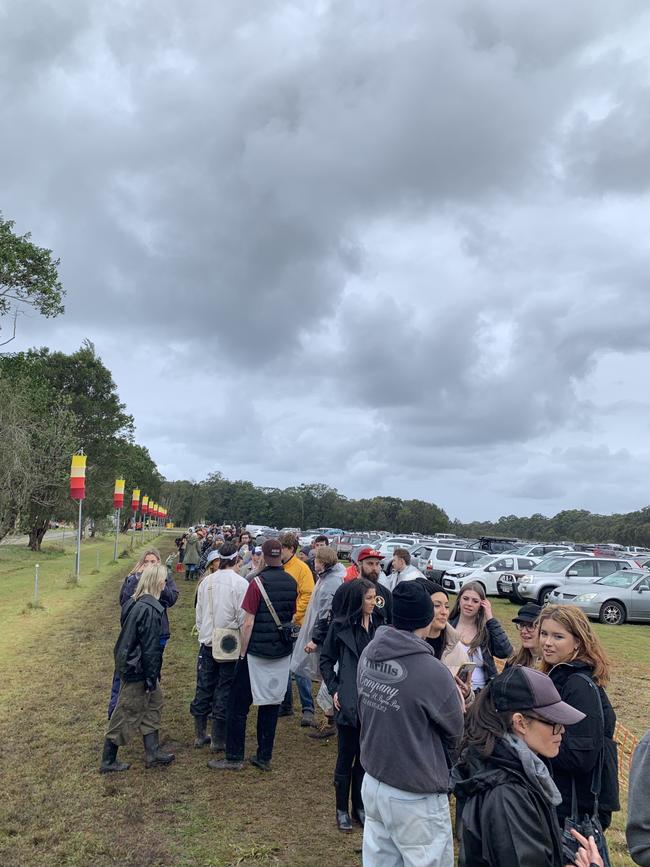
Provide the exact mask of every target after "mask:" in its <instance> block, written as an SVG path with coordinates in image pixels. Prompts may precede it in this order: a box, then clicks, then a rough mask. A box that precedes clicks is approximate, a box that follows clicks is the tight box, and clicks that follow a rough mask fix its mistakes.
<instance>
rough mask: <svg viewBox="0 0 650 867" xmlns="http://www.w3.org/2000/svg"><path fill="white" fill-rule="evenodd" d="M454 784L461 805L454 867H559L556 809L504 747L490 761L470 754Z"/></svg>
mask: <svg viewBox="0 0 650 867" xmlns="http://www.w3.org/2000/svg"><path fill="white" fill-rule="evenodd" d="M452 784H453V791H454V793H455V794H456V796H457V797H458V798H459V799H460V800H461V801H462V803H463V811H462V817H461V831H460V840H461V846H460V855H459V858H458V867H563V865H564V860H563V858H562V848H561V844H560V826H559V824H558V821H557V817H556V814H555V808H554V807H553V805H552V804H551V802H550V801H549V800H547V797H546V796H545V794H544V793H543V791H542V790H541V788H540V787H539V786H538V785H536V784H535V783H534V782H533V781H532V780H530V779H529V778H528V776H527V775H526V773H525V772H524V769H523V767H522V764H521V760H520V758H519V756H518V755H517V753H516V752H515V750H514V749H513V748H512V747H511V746H510V745H509V744H508V743H506V742H505V741H503V740H499V741H497V745H496V747H495V749H494V752H493V753H492V755H491V756H489V757H488V758H484V757H483V756H481V755H480V754H479V753H478V752H477V751H475V750H470V751H468V753H467V755H466V756H465V757H464V760H463V762H462V763H461V764H459V765H456V767H455V768H454V770H453V772H452Z"/></svg>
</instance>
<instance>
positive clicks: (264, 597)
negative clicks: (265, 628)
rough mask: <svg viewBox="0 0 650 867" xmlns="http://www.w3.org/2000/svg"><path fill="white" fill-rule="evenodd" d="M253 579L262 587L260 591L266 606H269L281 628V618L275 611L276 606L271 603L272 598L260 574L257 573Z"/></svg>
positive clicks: (277, 624)
mask: <svg viewBox="0 0 650 867" xmlns="http://www.w3.org/2000/svg"><path fill="white" fill-rule="evenodd" d="M253 581H254V582H255V583H256V584H257V586H258V587H259V589H260V593H261V594H262V599H264V601H265V602H266V607H267V608H268V609H269V611H270V612H271V617H272V618H273V620H275V625H276V626H277V627H278V629H280V628H281V627H282V624H281V623H280V618H279V617H278V615H277V613H276V611H275V608H274V607H273V605H272V604H271V600H270V599H269V594H268V593H267V592H266V590H265V589H264V585H263V584H262V581H261V580H260V577H259V575H256V576H255V577H254V578H253Z"/></svg>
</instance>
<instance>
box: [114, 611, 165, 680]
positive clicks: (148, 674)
mask: <svg viewBox="0 0 650 867" xmlns="http://www.w3.org/2000/svg"><path fill="white" fill-rule="evenodd" d="M163 610H164V609H163V606H162V605H161V604H160V602H158V600H157V599H154V597H153V596H149V595H148V594H145V595H144V596H141V597H140V598H139V599H138V600H135V599H133V597H131V598H130V599H128V600H127V601H126V603H125V604H124V607H123V608H122V614H121V618H120V620H121V623H122V630H121V632H120V634H119V636H118V639H117V642H116V644H115V650H114V651H113V654H114V656H115V670H116V671H118V672H119V674H120V677H121V678H122V679H123V680H126V681H140V680H144V681H146V682H147V685H148V686H151V688H153V687H154V686H155V683H156V681H157V680H158V678H159V677H160V667H161V665H162V651H161V648H160V630H161V627H162V615H163Z"/></svg>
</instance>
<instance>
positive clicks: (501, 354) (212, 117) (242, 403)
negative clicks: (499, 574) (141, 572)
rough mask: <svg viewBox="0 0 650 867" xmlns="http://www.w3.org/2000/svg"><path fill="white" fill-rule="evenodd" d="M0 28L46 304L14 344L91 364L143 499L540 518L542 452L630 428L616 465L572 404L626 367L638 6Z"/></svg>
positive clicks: (644, 179)
mask: <svg viewBox="0 0 650 867" xmlns="http://www.w3.org/2000/svg"><path fill="white" fill-rule="evenodd" d="M0 25H1V26H0V58H1V59H0V72H1V75H0V96H1V97H2V101H3V113H4V125H3V127H4V128H3V135H2V137H1V138H0V190H1V191H2V199H1V200H0V207H2V209H3V211H4V212H5V215H6V216H7V217H11V218H13V219H16V221H17V227H18V228H19V229H20V230H27V229H30V230H32V232H33V233H34V237H35V239H37V240H38V241H39V242H40V243H45V244H47V245H48V246H51V247H52V248H53V249H55V250H56V253H57V255H60V256H61V259H62V277H63V279H64V282H65V285H66V288H67V293H68V294H67V299H66V315H65V317H64V318H63V319H61V320H59V321H57V322H56V323H47V324H44V323H41V322H39V321H38V320H35V319H33V318H30V319H25V320H24V321H23V322H22V323H21V325H22V331H21V334H20V340H19V341H18V344H17V345H16V348H22V347H23V346H27V345H32V344H34V343H45V342H47V343H48V344H49V345H54V344H55V342H56V341H58V342H59V345H61V346H62V347H64V348H73V347H74V345H75V341H76V343H77V345H78V343H79V341H80V340H81V338H83V337H86V336H87V337H91V338H92V339H93V340H95V342H96V343H97V346H98V349H99V351H100V354H102V357H103V358H104V360H105V361H106V362H107V364H108V365H109V366H110V367H111V369H112V370H114V372H115V376H116V380H117V382H118V386H119V388H120V393H121V394H122V396H123V397H125V399H126V400H127V403H128V405H129V409H130V410H131V411H132V412H134V414H135V416H136V422H137V424H138V435H139V437H140V438H141V440H142V441H143V442H146V444H147V445H149V446H150V448H151V450H152V453H153V454H154V456H155V457H156V458H157V460H159V462H160V466H161V468H162V470H163V472H165V473H166V474H167V475H168V476H169V477H179V476H194V477H197V478H198V477H202V476H203V475H205V474H206V473H207V472H209V471H210V470H211V469H214V468H219V469H221V470H222V471H223V472H224V473H225V474H226V475H229V476H233V477H252V476H254V477H255V480H256V481H259V482H260V483H261V482H263V481H265V480H268V481H269V483H274V484H292V483H294V482H295V481H302V480H325V481H328V482H329V483H331V484H335V485H336V486H337V487H339V488H340V489H341V490H344V491H345V492H346V493H349V494H350V495H372V494H374V493H395V494H398V495H402V496H408V495H414V496H415V495H419V496H427V497H433V498H435V499H436V500H437V501H438V502H440V504H441V505H443V506H445V507H446V508H448V509H449V511H450V512H452V513H453V514H461V515H462V516H463V517H468V518H469V517H473V516H477V517H480V516H482V515H485V514H489V515H494V514H497V513H499V512H500V511H501V510H507V509H508V508H509V507H510V506H511V505H512V504H513V503H515V504H517V507H518V508H519V507H521V508H530V509H532V510H534V509H535V508H537V507H538V506H539V505H540V503H544V504H545V506H544V507H545V508H546V506H547V505H549V506H550V505H555V504H556V503H560V505H561V500H562V497H563V496H564V497H566V498H567V500H570V499H571V496H572V491H571V485H565V484H564V482H562V481H557V480H556V479H555V475H557V474H558V473H560V475H561V473H562V471H561V469H559V468H560V467H562V468H564V475H565V478H566V479H569V478H573V476H572V472H573V471H572V468H579V469H580V471H584V470H583V465H582V463H581V461H580V460H579V459H578V457H577V453H575V452H573V451H572V448H573V447H575V448H578V449H580V448H593V449H595V450H596V454H601V457H602V460H603V462H604V464H605V465H607V466H610V464H611V461H610V459H609V458H608V457H607V456H608V455H610V454H612V455H614V456H615V457H614V458H613V460H614V462H615V463H617V465H618V464H620V463H621V460H622V458H621V457H620V455H621V449H622V448H629V454H630V455H632V456H634V455H639V460H640V461H641V462H643V460H644V459H643V457H642V448H643V446H642V443H643V439H642V437H643V434H644V431H645V428H644V425H645V424H647V423H648V421H649V420H650V407H649V406H648V404H647V403H645V402H643V401H642V408H641V409H639V411H638V412H636V413H634V414H632V413H628V415H626V419H631V421H630V423H629V424H628V427H627V434H628V436H629V437H631V441H630V442H628V443H623V442H621V439H620V430H618V429H617V425H616V421H617V417H616V416H615V415H613V414H611V413H610V414H609V415H608V414H607V406H606V403H607V402H606V401H603V400H602V399H601V397H602V395H601V394H600V386H599V378H598V377H599V371H600V368H601V365H602V362H603V358H604V357H610V356H616V357H617V358H620V359H622V360H621V364H622V365H623V366H624V367H625V370H626V371H629V370H630V367H629V365H628V366H627V367H626V366H625V365H626V364H627V362H628V361H630V362H631V361H632V359H637V360H638V358H639V357H640V358H642V359H643V360H642V362H641V364H642V365H643V366H644V369H646V370H647V352H648V350H649V349H650V345H649V342H650V312H648V311H649V310H650V308H648V306H647V304H646V303H645V298H646V297H647V276H646V275H647V273H648V264H649V263H648V255H649V254H648V249H647V244H646V242H645V235H644V231H643V225H644V219H645V216H644V215H645V214H647V204H648V202H647V187H648V165H649V163H648V159H647V156H648V147H649V145H648V131H647V127H648V124H647V123H646V122H645V121H646V119H647V99H646V94H647V79H648V65H647V56H648V52H647V48H648V42H650V14H649V13H648V11H647V7H646V5H645V4H644V3H642V2H640V0H624V2H621V3H618V4H615V5H614V4H611V3H607V2H604V0H601V2H588V0H580V2H575V3H571V4H564V5H562V6H560V5H555V6H553V7H549V6H548V5H541V4H538V3H533V2H514V0H512V2H497V0H491V2H485V3H481V4H471V3H457V2H452V0H444V2H440V3H435V4H434V3H424V2H416V0H409V2H405V3H400V4H394V3H389V2H386V0H384V2H381V0H380V2H369V0H366V2H362V0H350V2H342V0H340V2H334V0H332V2H322V3H318V4H313V3H308V2H306V0H302V2H289V0H286V2H280V0H278V2H272V3H267V4H242V3H235V2H224V3H218V4H215V3H208V2H190V3H185V4H181V3H180V2H178V0H163V2H156V3H153V2H143V3H140V4H127V3H116V4H85V3H81V2H72V0H71V2H69V3H67V4H59V5H53V4H50V3H47V2H43V0H28V2H25V3H21V4H16V3H14V4H10V3H5V4H4V5H2V6H0ZM626 375H627V374H626ZM589 389H591V392H590V391H589ZM619 398H620V400H621V401H623V403H624V402H625V400H628V401H629V400H632V399H634V396H632V395H620V396H618V398H617V399H619ZM170 406H171V407H173V409H171V410H170ZM233 408H234V410H233ZM233 413H234V414H233ZM188 415H191V417H192V423H190V424H188V422H187V418H188ZM238 426H239V427H238ZM601 447H602V448H604V449H606V450H607V451H606V452H602V451H599V449H600V448H601ZM554 450H555V451H554ZM551 455H556V456H557V455H559V457H555V458H551ZM617 456H618V457H617ZM631 460H634V457H632V458H631ZM508 472H510V473H512V475H513V476H514V477H513V478H510V479H507V478H506V479H505V480H504V474H505V476H506V477H507V475H508ZM548 474H551V475H552V476H554V477H553V478H550V477H549V476H548ZM477 479H480V486H477V485H476V480H477ZM606 487H607V486H605V485H603V490H602V492H601V493H602V495H601V493H599V490H598V487H597V486H595V487H591V488H589V487H588V486H587V488H584V490H582V489H581V496H586V497H590V498H591V501H590V502H592V503H593V505H594V508H596V507H598V508H602V507H603V503H606V502H609V498H610V497H611V492H610V489H609V488H608V487H607V490H606V491H605V488H606ZM631 490H632V491H633V492H634V495H635V496H636V495H637V493H638V496H642V494H641V493H640V492H637V488H636V486H635V485H634V484H632V485H631ZM623 499H625V503H626V504H627V503H628V500H629V499H632V498H631V497H630V498H621V502H622V501H623ZM631 507H633V506H631Z"/></svg>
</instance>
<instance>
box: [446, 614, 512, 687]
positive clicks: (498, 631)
mask: <svg viewBox="0 0 650 867" xmlns="http://www.w3.org/2000/svg"><path fill="white" fill-rule="evenodd" d="M459 620H460V618H459V617H454V619H453V620H450V621H449V623H450V624H451V625H452V626H453V627H454V628H456V626H458V621H459ZM485 626H486V628H487V641H484V642H483V644H482V645H481V654H482V656H483V666H484V668H485V676H486V678H487V680H488V681H490V680H492V678H493V677H496V676H497V674H498V672H497V667H496V665H495V664H494V657H495V656H496V657H497V659H507V658H508V657H509V656H512V653H513V650H512V644H510V639H509V638H508V636H507V635H506V632H505V630H504V628H503V626H501V624H500V623H499V621H498V620H497V619H496V617H491V618H490V619H489V620H488V621H487V623H486V624H485Z"/></svg>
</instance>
